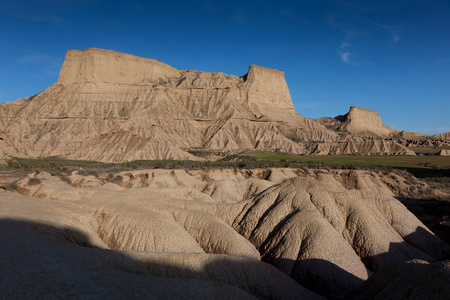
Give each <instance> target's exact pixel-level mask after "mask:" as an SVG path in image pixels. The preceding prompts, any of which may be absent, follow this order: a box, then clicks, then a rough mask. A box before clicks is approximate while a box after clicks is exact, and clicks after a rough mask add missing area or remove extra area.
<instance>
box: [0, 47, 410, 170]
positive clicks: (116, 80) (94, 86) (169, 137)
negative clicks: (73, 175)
mask: <svg viewBox="0 0 450 300" xmlns="http://www.w3.org/2000/svg"><path fill="white" fill-rule="evenodd" d="M366 115H370V116H372V117H371V118H370V119H371V120H372V121H371V122H370V124H369V123H367V124H365V123H363V122H361V118H366ZM336 122H338V121H336ZM364 124H365V125H364ZM366 125H367V126H366ZM364 126H365V127H364ZM338 127H339V128H338ZM338 127H336V128H334V129H333V130H329V129H327V128H326V127H325V126H324V125H323V124H321V123H320V122H317V121H315V120H312V119H308V118H305V117H303V116H301V115H299V114H297V113H296V112H295V110H294V106H293V103H292V100H291V98H290V94H289V90H288V87H287V84H286V81H285V79H284V73H283V72H281V71H278V70H273V69H269V68H264V67H260V66H255V65H251V66H250V67H249V71H248V73H247V74H245V75H243V76H241V77H237V76H232V75H226V74H224V73H220V72H219V73H209V72H199V71H192V70H188V71H184V70H178V69H175V68H173V67H171V66H169V65H167V64H164V63H162V62H160V61H157V60H154V59H145V58H140V57H136V56H133V55H129V54H124V53H118V52H114V51H110V50H102V49H95V48H94V49H86V50H84V51H77V50H70V51H68V52H67V55H66V59H65V61H64V64H63V66H62V68H61V72H60V75H59V79H58V81H57V82H56V83H55V84H54V85H52V86H50V87H49V88H47V89H46V90H45V91H43V92H41V93H39V94H37V95H35V96H33V97H28V98H23V99H19V100H17V101H14V102H8V103H4V104H0V131H1V134H0V151H1V153H2V156H3V157H8V156H19V157H48V156H60V157H64V158H69V159H79V160H97V161H103V162H122V161H130V160H139V159H146V160H151V159H190V160H196V159H201V158H199V157H196V156H194V155H192V154H190V153H189V150H204V151H221V152H231V153H233V152H237V151H243V150H251V149H258V150H265V151H280V152H286V153H293V154H340V153H345V154H401V155H412V154H413V153H412V152H410V151H408V149H406V148H405V147H404V146H403V145H400V144H399V143H398V142H397V141H393V140H390V141H387V140H385V139H386V137H387V136H388V135H389V134H391V133H392V132H395V131H394V130H392V129H389V127H386V126H384V125H383V124H382V122H381V119H380V118H379V116H378V115H377V114H376V113H375V112H372V111H369V110H364V109H361V108H356V107H352V109H351V111H350V113H349V114H348V115H347V117H346V121H344V122H343V123H342V124H341V125H340V126H338ZM347 132H352V133H353V135H350V136H349V135H348V134H347ZM367 132H371V136H372V137H373V136H374V135H375V136H376V137H377V138H378V139H379V141H377V142H375V143H371V142H370V141H369V142H367V141H366V140H365V138H364V137H363V138H361V133H367ZM353 136H359V140H357V139H355V138H354V137H353ZM348 139H350V140H351V142H352V143H353V144H355V145H356V144H357V146H356V148H355V147H346V146H345V145H344V144H345V143H346V141H347V140H348ZM361 139H363V140H362V141H361ZM316 143H328V144H329V145H330V146H321V147H320V149H316V148H315V147H314V145H315V144H316ZM343 143H344V144H343ZM328 144H326V145H328Z"/></svg>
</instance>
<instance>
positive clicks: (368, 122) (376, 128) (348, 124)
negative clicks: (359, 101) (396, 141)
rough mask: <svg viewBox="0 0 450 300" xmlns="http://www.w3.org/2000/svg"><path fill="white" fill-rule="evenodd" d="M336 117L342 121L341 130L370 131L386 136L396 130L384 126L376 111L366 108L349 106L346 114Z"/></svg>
mask: <svg viewBox="0 0 450 300" xmlns="http://www.w3.org/2000/svg"><path fill="white" fill-rule="evenodd" d="M336 119H337V120H339V121H341V122H342V125H341V126H340V129H341V130H347V131H349V132H352V133H360V132H361V133H368V132H371V133H374V134H376V135H381V136H388V135H390V134H392V133H396V132H397V131H396V130H395V129H392V128H391V127H389V126H385V125H384V124H383V122H382V121H381V118H380V115H379V114H378V113H377V112H375V111H373V110H370V109H367V108H362V107H357V106H351V107H350V111H349V112H348V113H347V114H346V115H344V116H338V117H336Z"/></svg>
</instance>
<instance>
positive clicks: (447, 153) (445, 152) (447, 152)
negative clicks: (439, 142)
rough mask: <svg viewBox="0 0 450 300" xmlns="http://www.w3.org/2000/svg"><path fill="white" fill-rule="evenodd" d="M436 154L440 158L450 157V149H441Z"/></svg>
mask: <svg viewBox="0 0 450 300" xmlns="http://www.w3.org/2000/svg"><path fill="white" fill-rule="evenodd" d="M438 154H439V155H440V156H450V149H442V150H441V151H439V153H438Z"/></svg>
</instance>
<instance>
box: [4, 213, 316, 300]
mask: <svg viewBox="0 0 450 300" xmlns="http://www.w3.org/2000/svg"><path fill="white" fill-rule="evenodd" d="M161 255H162V256H161ZM177 255H182V256H183V259H180V260H177V259H175V260H174V259H173V257H174V255H173V254H170V253H153V254H152V253H147V252H137V251H114V250H108V249H100V248H95V247H94V245H93V244H92V241H91V240H90V239H89V237H88V236H87V235H86V234H85V233H83V232H82V231H80V230H77V229H75V228H55V227H53V226H50V225H47V224H43V223H39V222H32V221H25V220H14V219H1V220H0V295H1V296H0V298H7V299H44V298H45V299H53V298H63V299H66V298H78V299H92V298H96V299H98V298H101V299H142V298H146V299H255V297H256V298H258V299H321V297H320V296H318V295H315V294H314V293H312V292H311V291H309V290H307V289H305V288H303V287H302V286H301V285H299V284H298V283H297V282H295V281H294V280H292V279H291V278H289V277H288V276H287V275H285V274H284V273H282V272H281V271H279V270H278V269H276V268H275V267H273V266H271V265H269V264H266V263H263V262H260V261H257V260H254V259H246V258H239V257H232V256H227V255H220V254H217V256H216V255H213V256H214V257H213V256H211V255H203V256H202V255H201V254H200V255H199V254H177Z"/></svg>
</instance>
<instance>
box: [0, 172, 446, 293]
mask: <svg viewBox="0 0 450 300" xmlns="http://www.w3.org/2000/svg"><path fill="white" fill-rule="evenodd" d="M4 174H6V173H4ZM6 175H8V176H10V179H9V181H8V179H4V180H3V181H2V184H7V183H8V182H10V181H12V180H13V178H17V177H14V176H19V175H17V174H16V175H13V174H11V173H8V174H6ZM94 175H95V174H94ZM94 175H89V176H82V175H80V174H78V173H77V172H73V173H72V174H71V175H70V176H67V177H64V176H58V175H57V174H54V176H52V175H51V174H49V173H46V172H40V173H30V174H28V175H23V174H22V175H20V176H22V179H20V180H19V181H17V183H16V185H15V191H3V192H0V246H1V248H0V249H1V250H0V251H1V255H0V291H1V294H2V295H4V296H5V297H7V298H25V297H26V298H44V297H45V298H61V297H63V298H66V297H73V298H99V297H102V298H142V297H147V298H148V297H150V298H157V299H174V298H176V299H247V298H248V299H255V298H256V299H320V298H322V297H328V298H346V299H347V298H358V299H367V298H377V297H379V298H397V299H404V298H411V299H412V298H414V297H416V296H417V297H418V298H420V297H422V296H424V295H425V296H432V297H434V298H439V297H442V298H443V297H444V295H448V294H449V293H450V291H449V286H450V285H449V284H448V282H450V281H449V279H450V277H449V276H450V275H449V274H450V272H449V270H450V263H449V261H446V260H445V259H448V257H449V256H448V255H449V251H450V247H449V246H448V244H446V243H445V242H443V241H442V240H441V239H439V238H438V237H436V236H435V235H434V234H433V233H432V232H431V231H430V230H429V229H428V228H427V227H426V226H425V225H424V224H423V223H422V222H420V221H419V220H418V219H417V218H416V217H415V216H414V215H413V214H412V213H411V212H409V211H408V210H407V209H406V208H405V206H403V205H402V204H401V203H400V202H399V201H398V200H396V199H395V198H394V196H395V195H394V193H393V191H392V188H390V187H392V185H393V184H394V182H395V183H396V185H397V187H399V188H401V185H402V184H403V185H405V187H404V189H407V187H408V186H409V185H411V182H410V181H408V180H407V179H406V178H402V177H401V176H400V175H398V174H393V173H392V174H388V175H383V174H381V173H374V172H369V171H348V170H346V171H344V170H332V171H327V170H311V171H309V174H306V173H305V172H304V171H303V170H295V169H271V170H267V169H255V170H240V171H239V170H227V169H225V170H206V171H205V170H198V171H189V172H187V171H184V170H139V171H132V172H121V173H119V174H114V175H108V174H99V175H97V176H94ZM20 176H19V177H20ZM5 178H6V177H5ZM14 180H16V179H14ZM415 184H416V190H417V189H419V188H420V185H422V184H424V183H415ZM417 186H418V187H417ZM422 188H424V189H425V188H426V187H424V186H422ZM436 193H439V192H436ZM440 196H445V195H440ZM394 277H395V278H394ZM394 279H395V280H394ZM399 282H401V283H402V284H401V285H400V284H399Z"/></svg>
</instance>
